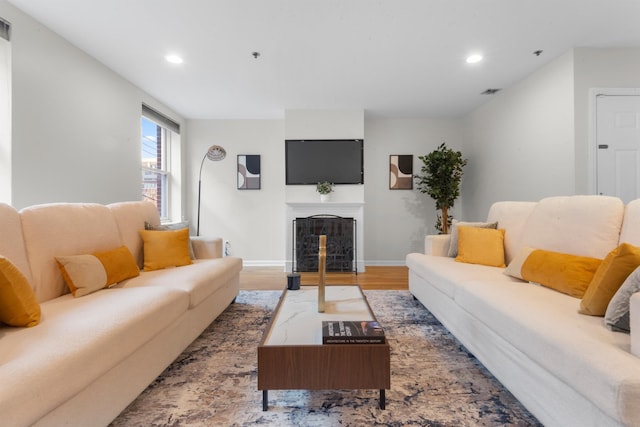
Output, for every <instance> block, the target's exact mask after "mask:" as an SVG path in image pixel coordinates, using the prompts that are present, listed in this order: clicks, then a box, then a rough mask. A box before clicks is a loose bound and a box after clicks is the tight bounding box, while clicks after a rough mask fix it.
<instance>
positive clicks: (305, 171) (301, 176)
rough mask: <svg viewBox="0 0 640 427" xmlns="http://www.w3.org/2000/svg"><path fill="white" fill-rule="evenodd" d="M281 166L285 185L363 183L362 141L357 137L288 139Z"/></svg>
mask: <svg viewBox="0 0 640 427" xmlns="http://www.w3.org/2000/svg"><path fill="white" fill-rule="evenodd" d="M285 166H286V184H287V185H304V184H307V185H308V184H317V183H318V182H323V181H329V182H331V183H333V184H363V183H364V169H363V143H362V140H361V139H323V140H318V139H312V140H309V139H305V140H301V139H288V140H286V141H285Z"/></svg>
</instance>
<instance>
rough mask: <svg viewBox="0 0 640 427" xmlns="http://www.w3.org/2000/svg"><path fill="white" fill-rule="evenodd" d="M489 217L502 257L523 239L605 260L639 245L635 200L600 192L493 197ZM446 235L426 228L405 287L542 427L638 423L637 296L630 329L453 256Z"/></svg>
mask: <svg viewBox="0 0 640 427" xmlns="http://www.w3.org/2000/svg"><path fill="white" fill-rule="evenodd" d="M486 221H487V222H497V223H498V225H497V227H498V228H502V229H505V230H506V231H505V234H504V250H505V254H506V263H507V264H508V263H509V262H511V261H512V260H513V259H514V258H515V257H517V256H518V254H519V252H520V251H521V250H522V248H524V247H531V248H540V249H544V250H548V251H557V252H560V253H564V254H574V255H580V256H585V257H593V258H598V259H604V258H605V257H607V255H608V254H609V253H610V252H611V251H612V250H614V249H615V248H616V247H617V246H618V245H619V244H621V243H623V242H627V243H630V244H631V245H636V246H640V200H636V201H633V202H631V203H629V204H628V205H626V206H624V205H623V203H622V202H621V201H620V200H619V199H616V198H612V197H605V196H570V197H552V198H547V199H543V200H541V201H539V202H498V203H495V204H494V205H493V206H492V207H491V209H490V211H489V214H488V218H487V220H486ZM449 239H450V236H449V235H446V236H444V235H441V236H427V237H426V240H425V253H424V254H419V253H412V254H409V255H407V258H406V264H407V266H408V267H409V290H410V291H411V293H412V294H413V295H414V296H415V297H416V298H417V299H418V300H419V301H420V302H421V303H422V304H424V305H425V307H427V308H428V309H429V310H430V311H431V312H432V313H433V314H434V315H435V316H436V317H437V318H438V319H439V320H440V321H441V322H442V323H443V324H444V326H445V327H447V329H449V330H450V331H451V332H452V333H453V334H454V335H455V336H456V337H457V338H458V339H459V340H460V342H461V343H462V344H464V346H465V347H466V348H467V349H468V350H469V351H471V352H472V353H473V354H474V355H475V356H476V357H477V358H478V359H479V360H480V361H481V362H482V363H483V364H484V365H485V366H486V367H487V368H488V369H489V370H490V371H491V372H492V373H493V374H494V375H495V376H496V378H498V380H500V381H501V382H502V383H503V384H504V385H505V386H506V387H507V388H508V389H509V390H510V391H511V392H512V393H513V394H514V395H515V396H516V397H517V398H518V399H519V400H520V401H521V402H522V403H523V404H524V405H525V406H526V407H527V408H528V409H529V410H530V411H531V412H532V413H533V414H534V415H535V416H536V417H537V418H538V419H539V420H540V421H541V422H542V423H544V424H545V425H546V426H562V427H567V426H580V427H585V426H592V427H602V426H619V425H626V426H638V425H640V358H639V357H638V356H640V294H635V295H634V296H632V297H631V333H630V334H628V333H622V332H613V331H612V330H610V329H609V328H607V327H606V325H605V323H604V321H603V317H599V316H590V315H585V314H581V313H579V310H580V306H581V299H580V298H576V297H572V296H569V295H567V294H565V293H561V292H558V291H556V290H554V289H550V288H548V287H546V286H541V285H539V284H535V283H530V282H526V281H523V280H519V279H517V278H514V277H512V276H509V275H506V274H505V269H504V268H501V267H492V266H486V265H478V264H469V263H462V262H456V261H455V259H454V258H452V257H448V256H447V252H448V249H449V246H450V241H449Z"/></svg>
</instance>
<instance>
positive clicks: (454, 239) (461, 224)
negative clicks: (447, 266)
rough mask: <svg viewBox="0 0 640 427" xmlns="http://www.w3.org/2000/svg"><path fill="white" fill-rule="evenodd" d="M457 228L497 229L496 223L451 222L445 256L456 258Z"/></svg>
mask: <svg viewBox="0 0 640 427" xmlns="http://www.w3.org/2000/svg"><path fill="white" fill-rule="evenodd" d="M458 227H478V228H497V227H498V223H497V222H495V221H494V222H464V221H458V220H455V219H454V220H453V221H452V222H451V238H450V239H449V251H448V253H447V256H450V257H453V258H455V257H457V256H458Z"/></svg>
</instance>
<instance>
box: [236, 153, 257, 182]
mask: <svg viewBox="0 0 640 427" xmlns="http://www.w3.org/2000/svg"><path fill="white" fill-rule="evenodd" d="M238 190H260V155H259V154H239V155H238Z"/></svg>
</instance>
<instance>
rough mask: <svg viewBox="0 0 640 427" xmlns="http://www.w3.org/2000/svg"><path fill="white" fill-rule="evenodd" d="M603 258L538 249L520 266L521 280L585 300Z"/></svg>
mask: <svg viewBox="0 0 640 427" xmlns="http://www.w3.org/2000/svg"><path fill="white" fill-rule="evenodd" d="M600 264H602V260H601V259H597V258H591V257H585V256H578V255H571V254H564V253H560V252H553V251H545V250H542V249H536V250H534V251H532V252H531V253H530V254H529V256H528V257H527V259H526V260H525V261H524V263H523V264H522V267H521V270H520V272H521V275H522V279H524V280H526V281H529V282H535V283H539V284H541V285H542V286H546V287H547V288H551V289H555V290H556V291H558V292H562V293H563V294H567V295H571V296H572V297H575V298H582V296H583V295H584V293H585V291H586V290H587V288H588V287H589V284H590V283H591V280H592V279H593V277H594V275H595V273H596V271H597V270H598V267H600Z"/></svg>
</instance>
